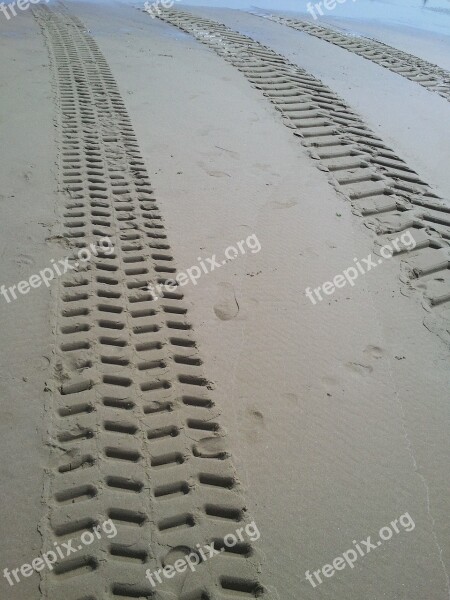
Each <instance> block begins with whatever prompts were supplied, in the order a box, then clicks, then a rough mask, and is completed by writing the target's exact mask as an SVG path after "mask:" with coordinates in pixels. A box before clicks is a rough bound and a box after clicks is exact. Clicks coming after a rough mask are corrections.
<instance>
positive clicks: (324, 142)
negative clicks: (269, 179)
mask: <svg viewBox="0 0 450 600" xmlns="http://www.w3.org/2000/svg"><path fill="white" fill-rule="evenodd" d="M159 18H161V19H163V20H165V21H167V22H168V23H170V24H172V25H175V26H176V27H178V28H180V29H182V30H183V31H186V32H187V33H190V34H191V35H193V36H194V37H195V38H197V39H198V40H200V41H201V42H202V43H204V44H206V45H207V46H209V47H210V48H211V49H213V50H215V52H217V53H218V54H219V55H220V56H221V57H222V58H224V59H225V60H226V61H228V62H230V63H231V64H232V65H234V66H235V67H237V68H238V69H239V70H240V71H241V72H242V73H243V75H244V76H245V77H246V78H247V79H248V80H249V81H250V83H251V84H252V85H253V86H254V87H255V88H257V89H259V90H261V91H262V92H263V94H264V95H265V96H266V97H267V98H268V99H269V100H270V101H271V102H272V103H273V104H274V105H275V107H276V108H277V110H279V111H280V112H281V113H282V115H283V117H284V118H285V123H286V125H287V126H288V127H290V128H292V129H294V134H295V135H296V136H298V137H299V138H300V139H301V141H302V144H303V145H304V146H305V147H306V148H307V150H308V153H309V154H310V156H311V158H313V159H314V160H315V162H316V165H317V166H318V168H320V169H321V170H322V171H326V172H327V174H328V179H329V182H330V184H331V185H332V186H333V187H334V188H335V189H336V190H337V191H338V192H339V193H340V194H341V195H342V196H343V197H344V198H345V199H347V200H348V201H350V202H351V205H352V207H353V211H354V212H355V214H358V215H359V216H362V217H364V219H365V224H366V225H367V226H368V227H370V228H371V229H373V230H374V231H375V232H376V233H377V234H378V237H377V241H376V245H377V247H378V248H379V247H381V246H383V245H384V244H387V243H389V242H390V240H392V239H395V238H397V237H398V236H399V235H401V233H402V232H405V231H408V230H409V231H410V233H411V234H412V235H413V237H414V239H415V242H416V247H415V249H414V250H413V252H411V253H408V251H407V248H401V249H400V251H399V252H398V251H396V250H394V254H395V255H399V254H400V255H401V258H403V259H404V260H403V261H402V264H401V268H402V270H403V271H404V272H403V274H402V281H403V282H404V284H405V288H404V289H405V292H406V293H408V294H410V293H412V290H413V289H416V290H417V291H419V293H420V297H421V298H422V299H423V305H424V307H425V309H426V310H427V312H428V315H427V316H426V317H425V320H424V322H425V326H426V327H428V328H429V329H431V330H433V331H435V333H436V334H437V335H439V336H440V337H441V338H442V339H443V340H444V341H445V342H446V343H447V344H450V333H449V332H450V305H449V302H450V271H449V268H450V248H449V246H450V204H449V203H448V202H444V200H442V199H441V198H439V197H438V196H437V195H436V194H435V193H434V191H433V190H432V188H431V187H430V186H429V185H428V184H426V183H425V182H424V181H422V180H421V178H420V177H419V176H418V175H417V173H415V172H414V171H413V170H411V169H410V168H409V167H408V166H407V165H406V164H405V162H404V161H403V160H401V159H400V158H399V157H398V156H397V155H396V154H395V153H394V152H393V151H392V150H391V149H390V148H389V147H388V146H386V145H385V144H384V143H383V141H382V140H381V139H380V138H378V137H377V136H376V135H375V134H374V133H373V132H372V131H371V130H370V128H369V127H367V126H366V125H365V124H364V122H363V121H362V119H361V118H360V117H359V116H358V115H357V114H356V113H354V112H353V111H352V109H351V108H350V107H349V106H348V105H347V104H346V103H345V102H344V101H343V100H342V99H341V98H339V97H338V96H337V95H336V94H334V93H333V92H332V90H330V89H329V88H328V87H326V86H325V85H324V84H323V83H322V82H321V81H320V80H318V79H316V78H315V77H313V76H312V75H310V74H309V73H307V72H306V71H304V70H303V69H301V68H299V67H298V66H297V65H294V64H292V63H290V62H289V61H288V60H287V59H286V58H285V57H283V56H281V55H279V54H277V53H276V52H274V51H273V50H272V49H270V48H268V47H266V46H263V45H262V44H260V43H259V42H256V41H254V40H253V39H252V38H250V37H248V36H245V35H242V34H240V33H238V32H235V31H233V30H231V29H230V28H228V27H226V26H225V25H223V24H221V23H218V22H216V21H212V20H210V19H205V18H202V17H197V16H195V15H192V14H190V13H188V12H184V11H181V10H165V11H162V12H161V14H160V15H159ZM376 251H377V250H375V252H376Z"/></svg>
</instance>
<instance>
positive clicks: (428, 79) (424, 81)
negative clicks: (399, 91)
mask: <svg viewBox="0 0 450 600" xmlns="http://www.w3.org/2000/svg"><path fill="white" fill-rule="evenodd" d="M251 14H253V15H256V16H257V17H262V18H264V19H268V20H269V21H274V22H275V23H280V24H281V25H287V26H288V27H292V28H293V29H297V31H304V32H305V33H308V34H310V35H313V36H315V37H317V38H319V39H321V40H324V41H326V42H330V43H331V44H335V45H336V46H339V47H340V48H344V49H345V50H348V51H349V52H353V53H354V54H357V55H358V56H362V57H363V58H366V59H367V60H370V61H372V62H374V63H376V64H377V65H380V66H381V67H384V68H386V69H389V71H392V72H394V73H397V74H398V75H401V76H402V77H406V79H409V80H410V81H415V82H416V83H419V84H420V85H421V86H423V87H424V88H426V89H427V90H430V91H431V92H436V93H437V94H439V95H440V96H442V97H443V98H445V99H446V100H449V101H450V72H448V71H446V70H445V69H443V68H442V67H439V66H438V65H435V64H433V63H430V62H428V61H426V60H423V59H422V58H419V57H417V56H414V55H413V54H408V53H407V52H403V51H402V50H398V49H397V48H393V47H392V46H389V45H388V44H384V43H383V42H380V41H378V40H374V39H371V38H366V37H363V36H356V35H352V34H349V33H343V32H342V31H337V30H336V29H332V28H331V27H324V26H323V25H315V24H314V23H310V22H309V21H303V20H300V19H288V18H286V17H279V16H276V15H262V14H260V13H251Z"/></svg>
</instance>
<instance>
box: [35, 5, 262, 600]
mask: <svg viewBox="0 0 450 600" xmlns="http://www.w3.org/2000/svg"><path fill="white" fill-rule="evenodd" d="M35 15H36V18H37V20H38V22H39V24H40V26H41V29H42V32H43V35H44V36H45V40H46V44H47V47H48V50H49V54H50V58H51V65H52V70H53V75H54V86H55V99H56V104H57V109H58V114H57V120H56V126H57V130H58V132H59V147H60V151H59V168H60V177H61V178H60V198H61V215H62V234H63V238H64V240H65V241H66V243H67V244H68V246H69V247H70V248H71V252H72V253H73V255H72V258H71V262H72V264H73V263H74V261H75V259H76V258H75V257H76V253H77V252H78V251H79V250H80V249H82V248H87V247H88V246H89V245H90V244H92V243H93V244H96V243H97V242H98V241H99V239H100V238H102V237H104V236H108V237H109V238H110V239H111V240H112V241H113V243H114V246H115V251H114V254H111V255H109V254H108V253H106V252H99V254H98V256H97V257H93V259H92V261H91V262H90V263H86V265H87V266H85V267H82V266H79V267H78V268H77V270H76V271H75V270H74V271H71V272H70V273H69V274H67V275H65V276H63V277H62V278H61V281H60V287H59V293H58V306H57V318H56V350H55V359H54V367H55V383H54V384H53V385H51V386H50V387H52V388H53V389H52V397H53V400H52V402H51V403H50V405H49V411H50V418H51V424H50V425H49V436H50V440H49V445H50V446H51V448H52V454H51V465H50V467H49V469H48V470H47V478H46V486H45V495H44V502H45V505H46V506H47V508H48V512H47V514H46V515H45V517H44V519H43V521H42V524H41V527H40V530H41V532H42V536H43V540H44V548H43V551H45V552H47V551H48V550H54V549H55V545H56V544H59V545H60V546H61V544H62V543H64V542H67V540H68V539H71V538H73V539H75V540H79V539H80V536H81V534H82V533H83V532H85V531H86V530H89V529H91V528H92V527H94V526H95V525H97V524H101V523H103V522H104V521H106V520H107V519H112V520H113V522H114V523H115V525H116V527H117V530H118V534H117V536H116V537H114V538H110V539H109V538H107V537H106V536H105V535H103V536H102V538H101V539H100V540H96V541H95V543H93V544H92V545H86V546H84V547H83V548H80V549H79V551H78V552H77V553H76V554H72V555H71V557H70V558H67V559H64V560H61V561H60V562H59V563H58V564H56V565H55V566H54V569H53V571H52V572H49V571H48V570H45V571H43V572H42V582H41V591H42V597H43V598H46V599H49V600H62V599H64V600H99V599H102V600H106V599H108V600H109V599H114V598H121V599H129V600H131V599H136V598H140V599H141V600H142V599H149V598H156V599H158V598H169V597H170V598H177V599H180V600H221V599H223V600H225V599H229V600H232V599H233V598H236V599H237V598H239V599H242V598H253V597H264V598H268V593H267V592H266V591H265V589H264V588H263V587H262V585H261V584H260V581H259V572H260V559H259V556H258V552H257V550H256V548H255V546H254V544H252V543H250V542H249V541H247V539H246V540H245V542H243V543H239V544H238V545H237V546H235V547H234V548H233V549H232V550H228V549H227V550H226V551H224V552H223V553H221V554H220V555H219V556H217V557H215V558H213V559H211V560H210V561H208V562H207V564H204V565H202V564H200V565H199V567H198V568H197V572H196V573H191V571H189V570H188V572H187V573H184V574H178V575H176V577H174V578H171V579H165V582H164V583H163V584H162V586H161V588H159V587H157V588H156V590H155V588H153V587H152V586H151V584H150V582H149V581H148V580H147V579H146V578H145V571H146V569H150V571H152V572H153V571H154V570H156V569H158V568H161V566H164V565H170V564H173V562H174V560H175V559H177V558H181V557H182V556H184V555H186V554H188V553H189V552H191V551H197V544H199V545H200V546H203V545H204V544H205V543H210V542H211V541H215V543H216V548H221V547H223V546H224V544H223V539H224V536H226V535H227V534H229V533H233V532H235V531H236V529H237V528H239V527H244V526H245V525H246V523H248V522H249V518H248V516H247V511H246V505H245V501H244V498H243V496H242V492H241V489H240V484H239V481H238V479H237V477H236V473H235V469H234V467H233V464H232V460H231V458H230V454H229V452H228V451H227V449H226V445H225V438H224V432H223V430H222V428H221V426H220V424H219V422H218V421H217V417H218V414H219V413H218V410H217V408H216V406H215V403H214V401H213V398H212V393H211V389H212V386H211V384H210V382H208V380H207V379H206V378H205V376H204V373H203V370H202V366H201V365H202V360H201V358H200V356H199V354H198V351H197V347H196V343H195V338H194V335H193V332H192V327H191V325H190V323H189V320H188V314H187V313H188V311H187V308H186V305H185V303H184V301H183V294H182V293H181V292H180V291H176V292H174V293H169V292H165V293H164V295H163V297H162V299H160V300H159V301H153V298H152V296H151V294H150V293H149V291H148V287H147V286H148V284H149V283H153V284H156V283H162V282H163V281H164V280H165V279H166V278H168V277H174V276H175V274H176V269H175V266H174V261H173V256H172V253H171V249H170V246H169V244H168V241H167V236H166V233H165V229H164V225H163V223H162V219H161V215H160V213H159V210H158V208H157V205H156V202H155V198H154V194H153V191H152V188H151V185H150V182H149V178H148V174H147V171H146V168H145V164H144V161H143V159H142V157H141V155H140V152H139V148H138V144H137V140H136V136H135V134H134V132H133V128H132V125H131V122H130V119H129V117H128V115H127V111H126V108H125V105H124V103H123V101H122V98H121V96H120V92H119V90H118V87H117V85H116V83H115V81H114V78H113V76H112V74H111V71H110V69H109V67H108V65H107V63H106V61H105V59H104V57H103V55H102V54H101V52H100V50H99V49H98V47H97V45H96V43H95V41H94V40H93V39H92V38H91V37H90V36H89V34H88V33H87V31H86V29H85V27H84V26H83V24H82V23H81V22H80V21H78V20H77V19H76V18H74V17H71V16H70V15H69V14H67V13H66V12H65V11H64V10H62V9H61V10H58V11H56V10H55V11H53V10H50V9H49V8H47V7H39V8H36V10H35ZM77 543H78V542H77V541H76V543H75V545H76V544H77Z"/></svg>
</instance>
